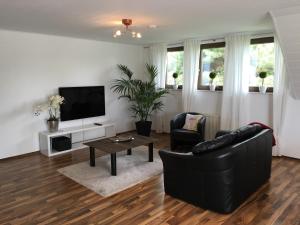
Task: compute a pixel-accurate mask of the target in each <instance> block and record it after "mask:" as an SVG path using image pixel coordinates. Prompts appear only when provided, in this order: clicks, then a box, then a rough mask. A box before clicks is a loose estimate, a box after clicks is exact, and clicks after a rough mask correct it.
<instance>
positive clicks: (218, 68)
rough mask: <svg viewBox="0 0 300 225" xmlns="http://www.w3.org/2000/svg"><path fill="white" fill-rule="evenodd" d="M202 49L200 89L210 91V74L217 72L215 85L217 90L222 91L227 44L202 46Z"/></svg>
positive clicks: (219, 43)
mask: <svg viewBox="0 0 300 225" xmlns="http://www.w3.org/2000/svg"><path fill="white" fill-rule="evenodd" d="M200 49H201V51H200V64H199V67H200V70H199V79H198V89H200V90H208V89H209V83H210V78H209V74H210V72H215V73H216V74H217V76H216V78H215V79H214V83H215V85H216V86H217V88H216V90H222V89H223V79H224V51H225V42H218V43H210V44H202V45H201V46H200Z"/></svg>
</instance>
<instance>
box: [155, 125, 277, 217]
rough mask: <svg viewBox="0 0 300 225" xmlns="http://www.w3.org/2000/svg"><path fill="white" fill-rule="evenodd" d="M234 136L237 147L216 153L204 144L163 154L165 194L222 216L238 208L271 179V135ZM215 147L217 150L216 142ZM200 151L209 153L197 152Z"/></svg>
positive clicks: (264, 132) (220, 149) (231, 146)
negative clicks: (183, 151)
mask: <svg viewBox="0 0 300 225" xmlns="http://www.w3.org/2000/svg"><path fill="white" fill-rule="evenodd" d="M244 133H245V132H244ZM232 135H234V136H235V139H236V140H238V143H237V142H236V141H235V140H233V141H232V144H230V145H226V144H225V146H224V147H221V148H219V149H217V150H209V148H207V146H206V143H205V142H204V143H200V144H199V145H197V146H195V147H194V148H193V149H192V148H191V149H190V152H188V153H178V152H172V151H167V150H160V151H159V155H160V157H161V159H162V161H163V166H164V188H165V192H166V194H168V195H171V196H173V197H175V198H179V199H181V200H184V201H186V202H189V203H192V204H194V205H196V206H200V207H202V208H205V209H210V210H213V211H216V212H219V213H230V212H232V211H234V210H235V209H236V208H237V207H239V206H240V205H241V204H242V203H243V202H244V201H245V200H246V199H247V198H248V197H249V196H250V195H251V194H253V193H254V192H255V191H256V190H257V189H258V188H259V187H260V186H261V185H263V184H264V183H265V182H266V181H267V180H268V179H269V178H270V174H271V160H272V131H271V130H270V129H264V130H261V131H260V132H259V133H256V134H254V136H253V135H252V136H249V135H248V134H247V133H245V135H244V136H246V139H245V138H244V137H241V135H240V134H238V133H234V134H232ZM229 136H231V134H229ZM229 136H228V138H232V137H229ZM219 139H220V140H221V141H224V140H222V139H224V138H223V137H221V136H220V138H219ZM212 144H213V145H214V146H216V143H215V141H212ZM199 147H206V149H205V150H206V151H204V152H203V153H201V152H199V151H197V149H198V148H199ZM202 150H203V149H202ZM192 151H193V152H192Z"/></svg>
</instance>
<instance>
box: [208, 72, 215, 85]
mask: <svg viewBox="0 0 300 225" xmlns="http://www.w3.org/2000/svg"><path fill="white" fill-rule="evenodd" d="M216 77H217V73H216V72H210V73H209V78H210V84H213V83H214V79H215V78H216Z"/></svg>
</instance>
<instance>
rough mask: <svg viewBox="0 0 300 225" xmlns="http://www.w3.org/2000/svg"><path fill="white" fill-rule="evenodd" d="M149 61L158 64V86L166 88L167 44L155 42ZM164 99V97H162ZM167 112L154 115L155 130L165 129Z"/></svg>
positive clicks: (151, 48)
mask: <svg viewBox="0 0 300 225" xmlns="http://www.w3.org/2000/svg"><path fill="white" fill-rule="evenodd" d="M149 61H150V62H149V63H150V64H152V65H154V66H156V68H157V71H158V76H157V77H156V79H155V82H156V86H157V88H165V85H166V73H167V45H166V44H163V43H161V44H154V45H151V46H150V48H149ZM162 101H164V99H162ZM164 116H165V113H164V112H163V111H158V112H157V113H156V114H155V115H154V123H155V130H156V132H157V133H161V132H163V130H164V127H163V120H164Z"/></svg>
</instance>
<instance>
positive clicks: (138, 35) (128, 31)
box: [113, 19, 142, 38]
mask: <svg viewBox="0 0 300 225" xmlns="http://www.w3.org/2000/svg"><path fill="white" fill-rule="evenodd" d="M122 24H123V25H124V26H125V29H124V30H123V31H122V30H117V31H116V32H115V33H114V35H113V37H114V38H117V37H120V36H122V35H127V34H130V35H131V37H132V38H142V34H141V33H140V32H136V31H133V30H131V29H129V26H130V25H132V19H122Z"/></svg>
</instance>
